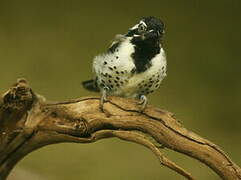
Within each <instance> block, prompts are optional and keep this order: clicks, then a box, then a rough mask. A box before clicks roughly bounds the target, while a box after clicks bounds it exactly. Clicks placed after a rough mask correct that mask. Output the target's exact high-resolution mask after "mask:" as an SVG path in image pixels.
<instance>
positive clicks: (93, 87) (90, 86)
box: [82, 79, 100, 92]
mask: <svg viewBox="0 0 241 180" xmlns="http://www.w3.org/2000/svg"><path fill="white" fill-rule="evenodd" d="M82 86H83V87H84V88H85V89H87V90H89V91H93V92H100V89H99V88H98V87H97V84H96V82H95V81H94V80H93V79H91V80H87V81H83V82H82Z"/></svg>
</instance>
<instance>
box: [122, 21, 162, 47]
mask: <svg viewBox="0 0 241 180" xmlns="http://www.w3.org/2000/svg"><path fill="white" fill-rule="evenodd" d="M163 34H164V23H163V22H162V21H161V20H160V19H158V18H155V17H153V16H149V17H144V18H142V19H141V20H140V21H139V23H138V24H136V25H134V26H133V27H132V28H130V29H129V31H128V32H127V34H126V36H127V37H133V39H135V40H136V41H146V42H148V41H151V42H152V43H153V42H158V43H159V41H160V39H161V38H162V36H163Z"/></svg>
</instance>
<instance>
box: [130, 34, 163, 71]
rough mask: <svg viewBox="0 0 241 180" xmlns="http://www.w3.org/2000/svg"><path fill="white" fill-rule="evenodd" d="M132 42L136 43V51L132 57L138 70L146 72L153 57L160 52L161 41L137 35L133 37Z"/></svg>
mask: <svg viewBox="0 0 241 180" xmlns="http://www.w3.org/2000/svg"><path fill="white" fill-rule="evenodd" d="M131 43H132V44H134V45H135V46H134V48H135V51H134V53H133V54H132V57H133V59H134V64H135V66H136V72H137V73H141V72H144V71H146V70H147V69H148V68H149V67H151V65H152V64H151V59H152V58H153V57H155V56H156V55H157V54H159V53H160V46H159V41H156V40H148V41H143V40H141V39H139V37H137V38H133V39H132V40H131Z"/></svg>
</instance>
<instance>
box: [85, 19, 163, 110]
mask: <svg viewBox="0 0 241 180" xmlns="http://www.w3.org/2000/svg"><path fill="white" fill-rule="evenodd" d="M164 33H165V25H164V23H163V21H162V20H160V19H159V18H156V17H153V16H147V17H143V18H140V20H139V21H138V22H137V24H135V25H134V26H132V27H131V28H129V29H128V31H127V32H126V33H124V34H117V35H116V36H115V38H114V40H113V41H112V43H111V45H110V46H109V47H108V48H107V50H106V51H105V52H104V53H102V54H100V55H97V56H96V57H94V59H93V72H94V77H93V78H92V79H91V80H87V81H83V82H82V85H83V87H84V88H85V89H87V90H89V91H94V92H100V93H101V98H100V108H101V109H102V108H103V105H104V103H105V102H106V101H107V96H119V97H124V98H134V99H137V100H139V101H138V104H139V105H141V108H140V111H144V110H145V108H146V105H147V102H148V99H147V96H146V95H148V94H150V93H152V92H154V91H155V90H157V89H158V88H159V87H160V84H161V82H162V80H163V79H164V78H165V77H166V76H167V73H166V72H167V61H166V54H165V51H164V49H163V35H164Z"/></svg>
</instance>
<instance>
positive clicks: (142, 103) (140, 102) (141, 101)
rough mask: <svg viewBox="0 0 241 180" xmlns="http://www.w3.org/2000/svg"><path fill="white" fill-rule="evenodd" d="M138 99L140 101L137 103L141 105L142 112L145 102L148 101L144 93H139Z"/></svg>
mask: <svg viewBox="0 0 241 180" xmlns="http://www.w3.org/2000/svg"><path fill="white" fill-rule="evenodd" d="M139 100H140V101H139V102H138V104H139V105H141V109H140V112H143V111H144V110H145V108H146V105H147V102H148V100H147V97H146V96H145V95H141V96H140V97H139Z"/></svg>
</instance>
